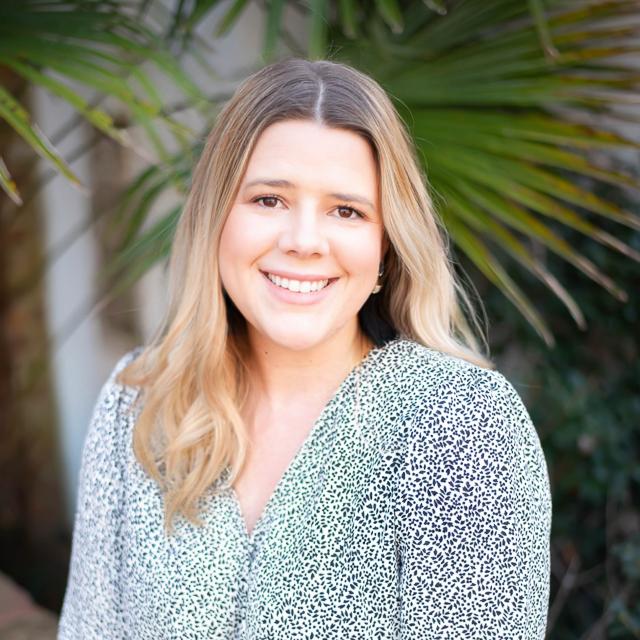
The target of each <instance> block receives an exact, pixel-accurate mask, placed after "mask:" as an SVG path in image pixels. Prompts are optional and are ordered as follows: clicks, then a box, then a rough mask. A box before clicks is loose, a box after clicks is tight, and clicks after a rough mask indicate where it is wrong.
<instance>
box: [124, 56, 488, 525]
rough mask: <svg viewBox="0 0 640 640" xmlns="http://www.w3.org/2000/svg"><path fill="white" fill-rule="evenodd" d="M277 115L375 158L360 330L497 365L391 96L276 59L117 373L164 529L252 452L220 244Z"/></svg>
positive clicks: (200, 191)
mask: <svg viewBox="0 0 640 640" xmlns="http://www.w3.org/2000/svg"><path fill="white" fill-rule="evenodd" d="M283 120H309V121H313V122H317V123H319V124H321V125H324V126H327V127H335V128H339V129H344V130H348V131H353V132H355V133H357V134H358V135H360V136H362V137H363V138H364V139H366V140H367V141H368V142H369V144H370V145H371V148H372V150H373V153H374V156H375V159H376V164H377V170H378V179H379V195H380V203H381V209H382V221H383V227H384V233H385V235H386V237H387V239H388V242H389V248H388V251H387V253H386V255H385V258H384V276H383V278H384V280H383V284H384V286H383V288H382V291H381V292H380V293H378V294H377V295H371V296H370V297H369V299H368V301H367V302H366V303H365V304H364V306H363V307H362V309H361V310H360V312H359V314H358V317H359V322H360V326H361V329H362V331H363V332H364V333H365V334H367V335H368V336H369V337H370V338H371V340H372V341H373V342H374V343H375V344H376V345H378V346H380V345H382V344H384V343H385V342H386V341H387V340H389V339H391V338H393V337H396V336H401V337H405V338H409V339H413V340H415V341H417V342H419V343H421V344H423V345H425V346H427V347H430V348H432V349H436V350H439V351H442V352H445V353H447V354H450V355H452V356H456V357H459V358H463V359H465V360H468V361H470V362H472V363H474V364H477V365H480V366H483V367H487V368H493V364H492V363H491V361H490V360H489V359H488V358H487V357H485V356H484V355H483V354H482V353H481V351H480V349H479V346H478V342H477V340H476V337H475V334H477V335H478V336H480V337H481V339H482V344H483V345H484V347H485V348H486V340H485V339H484V337H483V332H482V331H481V328H480V325H479V322H478V320H477V317H476V315H475V313H474V311H473V308H472V304H471V302H470V299H469V297H468V296H467V294H466V292H465V291H464V289H463V287H462V286H461V285H460V283H459V282H458V280H457V278H456V275H455V273H454V270H453V267H452V263H451V260H450V257H449V245H448V238H447V235H446V233H445V232H444V230H443V228H442V227H441V223H440V221H439V219H438V217H437V215H436V213H435V211H434V208H433V205H432V202H431V199H430V197H429V195H428V193H427V188H426V178H425V176H424V174H423V173H422V171H421V169H420V165H419V162H418V158H417V154H416V151H415V148H414V146H413V143H412V141H411V138H410V136H409V135H408V133H407V131H406V130H405V127H404V124H403V122H402V120H401V119H400V117H399V115H398V113H397V112H396V110H395V108H394V106H393V104H392V102H391V100H390V99H389V97H388V96H387V94H386V93H385V92H384V90H383V89H382V88H381V87H380V86H379V85H378V84H377V83H376V82H375V81H374V80H373V79H371V78H370V77H368V76H367V75H365V74H363V73H361V72H359V71H357V70H356V69H354V68H352V67H349V66H348V65H345V64H341V63H337V62H330V61H326V60H320V61H309V60H303V59H288V60H284V61H279V62H276V63H274V64H271V65H269V66H267V67H265V68H263V69H261V70H260V71H258V72H256V73H254V74H253V75H252V76H250V77H249V78H248V79H246V80H245V81H244V82H243V83H242V84H241V85H240V86H239V87H238V89H237V90H236V92H235V93H234V95H233V96H232V98H231V99H230V100H229V102H228V103H227V104H226V105H225V106H224V108H223V109H222V111H221V112H220V114H219V116H218V118H217V121H216V124H215V126H214V128H213V130H212V131H211V133H210V134H209V137H208V139H207V141H206V144H205V147H204V151H203V153H202V156H201V158H200V160H199V162H198V164H197V167H196V169H195V172H194V176H193V183H192V186H191V191H190V194H189V197H188V199H187V202H186V205H185V207H184V210H183V212H182V215H181V217H180V219H179V221H178V224H177V228H176V233H175V238H174V241H173V246H172V252H171V257H170V262H169V305H168V308H167V312H166V314H165V317H164V318H163V320H162V322H161V323H160V325H159V327H158V330H157V332H156V334H155V336H154V337H153V338H152V339H151V340H150V342H149V344H148V345H147V346H146V348H145V349H144V350H143V352H142V353H141V354H140V355H139V356H138V358H136V359H135V360H134V361H133V362H132V363H131V364H130V365H129V366H128V367H127V368H125V369H124V370H123V371H122V372H121V373H120V375H119V378H118V379H119V382H121V383H123V384H127V385H135V386H139V387H140V388H141V391H142V393H141V394H140V395H139V396H138V401H140V400H141V399H142V398H143V399H144V403H143V407H142V411H141V412H140V415H139V416H138V418H137V422H136V426H135V430H134V435H133V448H134V452H135V455H136V457H137V458H138V460H139V462H140V464H141V465H142V467H143V468H144V469H145V470H146V471H147V472H148V473H149V474H150V476H151V477H153V478H154V479H155V480H156V481H157V482H158V483H159V485H160V486H161V488H162V489H163V492H164V509H165V511H164V516H165V526H166V527H167V529H168V530H170V529H172V520H173V517H174V516H175V515H176V514H179V513H181V514H182V515H183V516H184V517H186V518H187V519H188V520H190V521H191V522H192V523H194V524H197V525H200V524H201V520H200V518H199V517H198V516H199V508H198V506H197V503H198V501H199V500H200V498H201V497H203V496H204V494H205V492H206V491H207V490H209V489H210V488H212V487H213V486H214V484H215V483H216V481H217V480H218V479H219V478H221V476H222V473H223V472H224V471H225V469H226V468H227V467H228V468H229V471H230V476H229V478H228V480H227V484H228V485H231V484H233V482H234V480H235V478H236V477H237V474H238V472H239V470H240V468H241V467H242V464H243V462H244V459H245V457H246V451H247V443H248V441H247V434H246V430H245V425H244V423H243V420H242V418H241V414H240V410H241V408H242V407H243V406H244V403H245V402H246V400H247V397H248V394H249V392H250V389H249V384H248V376H247V369H246V363H247V360H248V355H249V354H248V353H247V352H246V350H247V341H246V325H245V320H244V318H243V317H242V315H241V314H240V312H239V311H238V310H237V308H236V307H235V306H234V305H233V303H232V301H231V300H230V298H229V297H228V296H227V294H226V292H224V290H223V286H222V282H221V279H220V275H219V270H218V251H217V249H218V244H219V241H220V235H221V232H222V228H223V225H224V223H225V220H226V217H227V215H228V213H229V210H230V209H231V207H232V204H233V202H234V200H235V197H236V194H237V191H238V189H239V186H240V183H241V180H242V178H243V175H244V172H245V169H246V167H247V163H248V160H249V158H250V156H251V153H252V151H253V149H254V147H255V145H256V142H257V140H258V138H259V137H260V134H261V133H262V132H263V131H264V130H265V129H266V128H267V127H268V126H269V125H272V124H274V123H276V122H281V121H283ZM461 304H462V306H463V307H464V308H465V310H466V312H467V315H466V316H465V315H464V314H463V313H462V310H461ZM470 324H471V326H472V327H473V329H474V330H473V331H472V329H471V326H470Z"/></svg>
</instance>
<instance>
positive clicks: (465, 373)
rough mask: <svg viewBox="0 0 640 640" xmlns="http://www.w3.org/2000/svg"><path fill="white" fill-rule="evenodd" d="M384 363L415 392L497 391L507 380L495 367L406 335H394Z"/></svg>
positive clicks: (508, 383)
mask: <svg viewBox="0 0 640 640" xmlns="http://www.w3.org/2000/svg"><path fill="white" fill-rule="evenodd" d="M384 366H386V367H387V368H388V369H390V370H393V371H394V373H395V378H396V379H398V380H399V381H400V382H401V383H402V384H403V386H405V387H407V388H410V389H412V390H413V392H414V393H415V394H416V395H421V394H425V393H427V394H428V393H432V392H434V391H436V392H438V393H443V392H444V393H446V392H447V390H448V391H450V392H451V393H464V392H466V391H467V390H468V389H469V387H472V388H474V389H475V388H481V387H484V388H486V389H487V390H492V391H498V392H499V391H500V390H501V389H502V390H508V388H509V387H510V386H511V383H510V382H509V381H508V380H507V378H505V376H504V375H503V374H502V373H501V372H500V371H498V370H497V369H489V368H486V367H482V366H480V365H478V364H475V363H473V362H471V361H469V360H466V359H464V358H461V357H458V356H455V355H452V354H450V353H446V352H444V351H439V350H438V349H435V348H432V347H428V346H425V345H424V344H422V343H420V342H417V341H416V340H413V339H410V338H404V337H401V338H397V339H396V340H394V341H392V342H391V343H390V344H389V357H388V358H387V359H386V360H385V361H384Z"/></svg>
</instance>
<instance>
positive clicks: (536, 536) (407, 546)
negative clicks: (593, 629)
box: [58, 337, 551, 640]
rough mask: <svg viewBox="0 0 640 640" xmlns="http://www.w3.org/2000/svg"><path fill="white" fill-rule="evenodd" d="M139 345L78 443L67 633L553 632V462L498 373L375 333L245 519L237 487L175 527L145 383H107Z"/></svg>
mask: <svg viewBox="0 0 640 640" xmlns="http://www.w3.org/2000/svg"><path fill="white" fill-rule="evenodd" d="M138 353H139V350H138V349H136V350H134V351H132V352H130V353H128V354H127V355H125V356H124V357H123V358H122V359H121V360H120V362H119V363H118V364H117V365H116V367H115V369H114V371H113V373H112V375H111V376H110V378H109V380H108V381H107V382H106V384H105V385H104V387H103V389H102V391H101V393H100V397H99V399H98V401H97V404H96V407H95V411H94V414H93V418H92V420H91V424H90V427H89V432H88V435H87V438H86V441H85V445H84V449H83V458H82V466H81V471H80V477H79V483H80V484H79V498H78V504H77V511H76V518H75V527H74V536H73V548H72V558H71V564H70V574H69V581H68V585H67V592H66V595H65V600H64V606H63V610H62V615H61V620H60V627H59V636H58V638H59V640H70V639H78V640H80V639H82V640H92V639H94V638H95V639H96V640H111V639H113V640H116V639H122V638H131V639H135V640H164V639H176V640H177V639H188V638H194V639H195V638H198V639H203V638H219V639H242V640H244V639H247V640H275V639H278V640H288V639H291V640H304V639H307V640H311V639H314V640H325V639H326V640H340V639H345V640H346V639H351V638H353V639H354V640H356V639H357V640H363V639H371V640H373V639H380V640H387V639H388V640H391V639H396V638H403V639H415V640H418V639H420V640H449V639H450V640H476V639H477V640H480V639H486V640H489V639H490V640H497V639H505V640H506V639H508V640H516V639H517V640H534V639H535V640H538V639H540V640H542V638H544V634H545V626H546V617H547V606H548V598H549V577H550V572H549V569H550V565H549V535H550V526H551V494H550V488H549V477H548V473H547V466H546V463H545V458H544V455H543V451H542V448H541V446H540V440H539V438H538V435H537V433H536V430H535V428H534V426H533V424H532V423H531V420H530V417H529V414H528V413H527V410H526V409H525V407H524V405H523V403H522V401H521V399H520V397H519V395H518V394H517V392H516V391H515V389H514V388H513V386H512V385H511V383H510V382H508V381H507V379H506V378H505V377H504V376H503V375H502V374H501V373H499V372H497V371H490V370H487V369H484V368H481V367H478V366H475V365H473V364H470V363H469V362H466V361H464V360H461V359H458V358H455V357H452V356H450V355H446V354H443V353H441V352H439V351H436V350H433V349H429V348H427V347H424V346H422V345H420V344H418V343H417V342H414V341H412V340H410V339H407V338H403V337H398V338H395V339H394V340H391V341H390V342H387V343H386V344H385V345H383V346H379V347H376V348H374V349H373V350H372V351H370V352H369V354H368V355H367V356H366V357H365V358H364V360H363V361H362V362H361V363H360V365H358V367H356V368H354V369H353V370H352V371H351V373H350V374H349V375H348V376H347V377H346V378H345V379H344V380H343V381H342V383H341V384H340V386H339V388H338V389H337V390H336V391H335V393H334V395H333V396H332V398H331V399H330V400H329V402H328V403H327V405H326V406H325V407H324V409H323V410H322V413H321V414H320V416H319V417H318V419H317V421H316V423H315V424H314V426H313V428H312V430H311V432H310V433H309V435H308V437H307V439H306V440H305V441H304V443H303V445H302V447H301V448H300V449H299V451H298V453H297V454H296V456H295V457H294V459H293V460H292V461H291V463H290V464H289V466H288V467H287V469H286V471H285V473H284V475H283V476H282V478H281V480H280V482H279V483H278V485H277V487H276V489H275V491H274V492H273V494H272V496H271V498H270V499H269V501H268V503H267V505H266V506H265V508H264V511H263V512H262V515H261V516H260V518H259V520H258V522H257V523H256V525H255V527H254V530H253V532H252V535H250V536H249V535H247V530H246V527H245V524H244V520H243V518H242V516H241V513H240V509H239V505H238V502H237V499H236V497H235V495H234V493H233V491H232V490H231V489H230V488H224V489H223V492H222V493H221V494H219V495H217V496H214V495H213V492H211V493H209V494H207V495H206V496H205V497H204V498H203V502H202V504H203V506H204V507H205V508H204V512H203V519H204V522H205V526H204V527H202V528H198V527H197V526H195V525H192V524H191V523H189V522H188V521H187V520H185V519H183V518H181V517H178V519H177V520H176V527H175V533H174V535H173V536H171V537H167V536H166V535H165V533H164V528H163V520H162V513H163V509H162V496H161V494H160V491H159V489H158V487H157V485H156V483H155V482H154V481H153V480H152V479H151V478H149V477H148V476H147V475H146V474H145V473H144V471H143V470H142V468H141V466H140V465H139V464H138V462H137V460H136V459H135V457H134V455H133V451H132V447H131V437H132V429H133V426H134V423H135V412H134V413H133V414H128V413H127V408H128V407H130V406H131V403H132V401H133V399H134V398H135V396H136V393H137V390H136V389H134V388H130V387H124V386H122V385H119V384H116V383H115V380H114V377H115V374H116V373H117V372H118V371H120V370H121V369H122V368H123V367H124V366H126V364H128V363H129V362H130V361H131V360H132V359H133V358H135V357H136V355H137V354H138ZM356 402H357V405H358V406H357V409H358V410H357V412H356V410H355V409H356ZM356 416H357V419H356ZM226 479H228V470H227V471H226V472H225V473H224V474H223V476H222V477H221V478H219V479H218V481H217V482H216V485H215V486H216V487H225V480H226Z"/></svg>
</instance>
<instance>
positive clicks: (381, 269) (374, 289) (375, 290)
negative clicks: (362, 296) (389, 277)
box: [371, 262, 384, 293]
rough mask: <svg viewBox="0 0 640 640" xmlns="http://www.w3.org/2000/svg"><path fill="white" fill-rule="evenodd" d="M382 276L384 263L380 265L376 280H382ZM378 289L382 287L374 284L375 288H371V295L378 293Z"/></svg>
mask: <svg viewBox="0 0 640 640" xmlns="http://www.w3.org/2000/svg"><path fill="white" fill-rule="evenodd" d="M383 275H384V262H381V263H380V270H379V271H378V278H382V276H383ZM380 289H382V285H381V284H376V286H375V287H373V291H372V292H371V293H378V292H379V291H380Z"/></svg>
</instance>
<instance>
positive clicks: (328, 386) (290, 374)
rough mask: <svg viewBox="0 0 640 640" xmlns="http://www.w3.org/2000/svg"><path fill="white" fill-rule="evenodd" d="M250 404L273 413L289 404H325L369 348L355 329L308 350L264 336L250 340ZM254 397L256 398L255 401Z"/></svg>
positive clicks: (364, 338) (371, 345)
mask: <svg viewBox="0 0 640 640" xmlns="http://www.w3.org/2000/svg"><path fill="white" fill-rule="evenodd" d="M249 343H250V347H251V354H252V355H251V359H250V365H249V368H250V370H251V372H252V380H251V384H252V385H253V386H254V388H255V391H256V394H255V395H254V398H253V399H254V401H257V400H258V397H259V401H260V402H261V403H264V404H266V405H267V406H269V407H270V409H271V410H272V411H274V412H278V411H279V410H282V409H286V408H287V407H290V406H291V405H292V403H297V402H305V401H307V400H311V401H314V400H315V401H319V402H321V403H322V402H324V401H326V400H327V399H328V398H329V397H330V396H331V395H332V393H333V392H334V391H335V389H336V388H337V387H338V386H339V385H340V383H341V382H342V381H343V380H344V378H346V376H347V375H348V374H349V372H350V371H351V370H352V369H353V368H354V367H355V366H356V365H357V364H358V363H359V362H361V361H362V359H363V358H364V357H365V356H366V354H367V353H368V352H369V351H370V350H371V348H372V347H373V343H372V342H371V340H370V339H369V338H368V337H367V336H365V335H364V334H363V333H362V332H361V331H360V329H359V327H358V328H357V329H356V330H355V331H351V332H347V331H345V332H341V333H339V334H337V335H336V336H334V337H332V338H331V339H329V340H327V341H325V342H323V343H322V344H320V345H317V346H314V347H313V348H311V349H305V350H303V351H295V350H292V349H288V348H287V347H286V346H283V345H280V344H277V343H274V342H272V341H270V340H267V339H265V338H264V336H251V337H250V339H249ZM256 396H258V397H256Z"/></svg>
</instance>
